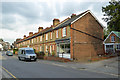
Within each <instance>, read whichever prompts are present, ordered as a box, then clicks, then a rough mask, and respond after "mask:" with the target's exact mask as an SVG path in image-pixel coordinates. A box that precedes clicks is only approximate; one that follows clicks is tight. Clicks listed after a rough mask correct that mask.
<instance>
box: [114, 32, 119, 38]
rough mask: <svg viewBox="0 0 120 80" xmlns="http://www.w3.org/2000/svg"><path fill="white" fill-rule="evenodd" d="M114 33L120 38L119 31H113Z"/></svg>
mask: <svg viewBox="0 0 120 80" xmlns="http://www.w3.org/2000/svg"><path fill="white" fill-rule="evenodd" d="M112 32H113V33H114V34H115V35H116V36H118V37H119V38H120V32H118V31H112Z"/></svg>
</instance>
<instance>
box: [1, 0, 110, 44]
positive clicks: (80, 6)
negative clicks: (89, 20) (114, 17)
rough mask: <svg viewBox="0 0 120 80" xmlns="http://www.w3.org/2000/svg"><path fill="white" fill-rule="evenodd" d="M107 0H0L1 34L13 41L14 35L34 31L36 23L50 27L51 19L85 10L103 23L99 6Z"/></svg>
mask: <svg viewBox="0 0 120 80" xmlns="http://www.w3.org/2000/svg"><path fill="white" fill-rule="evenodd" d="M108 2H109V1H107V0H96V1H95V0H84V1H83V0H19V1H18V0H15V1H14V0H2V1H1V2H0V38H3V40H4V41H7V42H10V43H13V42H14V41H15V40H16V39H17V38H23V36H24V35H26V36H28V35H29V32H33V33H35V32H37V31H38V27H43V28H46V27H50V26H51V25H52V24H53V19H54V18H58V19H60V21H62V20H64V19H65V18H67V17H70V16H71V14H73V13H75V14H80V13H82V12H84V11H86V10H91V12H92V13H93V14H94V15H95V16H96V17H97V19H98V20H99V21H100V23H102V24H103V26H105V27H106V26H107V24H106V22H104V21H103V20H102V18H103V13H102V6H106V5H108Z"/></svg>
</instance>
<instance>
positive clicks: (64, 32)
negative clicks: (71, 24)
mask: <svg viewBox="0 0 120 80" xmlns="http://www.w3.org/2000/svg"><path fill="white" fill-rule="evenodd" d="M62 34H63V35H62V36H63V37H65V36H66V27H64V28H63V30H62Z"/></svg>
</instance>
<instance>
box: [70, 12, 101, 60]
mask: <svg viewBox="0 0 120 80" xmlns="http://www.w3.org/2000/svg"><path fill="white" fill-rule="evenodd" d="M72 27H73V28H74V29H77V30H80V31H82V32H86V33H89V34H90V35H93V36H96V37H98V38H101V39H103V28H102V27H101V25H100V24H99V23H98V22H97V21H96V20H95V18H94V17H92V16H91V14H90V13H88V14H86V15H85V16H84V17H82V18H81V19H79V20H77V21H76V22H75V23H73V24H72ZM71 34H72V36H71V37H72V41H73V42H72V44H73V54H72V55H73V56H74V58H76V59H77V60H80V59H90V58H91V57H94V56H97V54H103V41H101V40H99V39H96V38H93V37H91V36H89V35H86V34H84V33H81V32H78V31H75V30H72V32H71Z"/></svg>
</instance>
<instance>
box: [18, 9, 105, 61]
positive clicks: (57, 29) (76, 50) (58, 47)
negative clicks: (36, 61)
mask: <svg viewBox="0 0 120 80" xmlns="http://www.w3.org/2000/svg"><path fill="white" fill-rule="evenodd" d="M17 47H18V48H22V47H32V48H34V49H36V51H37V52H38V51H44V52H45V53H46V54H47V53H48V52H49V53H50V54H52V52H53V51H54V52H55V55H56V56H59V57H64V58H69V59H75V60H80V59H89V58H91V57H94V56H97V54H103V26H102V24H100V22H99V21H98V20H97V18H96V17H95V16H94V15H93V14H92V13H91V11H90V10H87V11H85V12H83V13H81V14H78V15H76V14H72V15H71V17H70V18H69V17H68V18H66V19H65V20H63V21H61V22H60V21H59V19H54V20H53V25H52V26H51V27H48V28H46V29H43V27H39V28H38V32H37V33H34V34H33V32H29V36H28V37H26V36H25V35H24V38H23V39H21V40H19V41H17ZM62 54H63V56H62Z"/></svg>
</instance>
